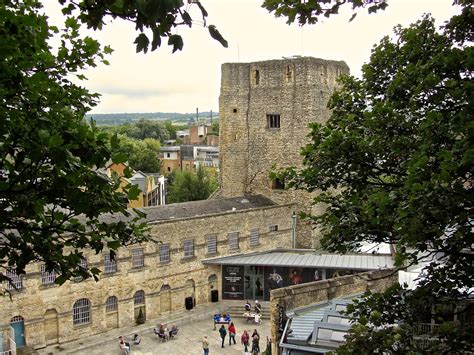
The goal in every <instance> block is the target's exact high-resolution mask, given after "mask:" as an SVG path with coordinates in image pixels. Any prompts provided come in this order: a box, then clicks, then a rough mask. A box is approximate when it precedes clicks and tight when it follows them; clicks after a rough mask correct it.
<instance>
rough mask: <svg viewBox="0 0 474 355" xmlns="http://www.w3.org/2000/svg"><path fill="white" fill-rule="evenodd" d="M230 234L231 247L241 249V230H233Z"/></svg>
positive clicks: (231, 248)
mask: <svg viewBox="0 0 474 355" xmlns="http://www.w3.org/2000/svg"><path fill="white" fill-rule="evenodd" d="M228 236H229V249H230V250H238V249H239V232H231V233H229V234H228Z"/></svg>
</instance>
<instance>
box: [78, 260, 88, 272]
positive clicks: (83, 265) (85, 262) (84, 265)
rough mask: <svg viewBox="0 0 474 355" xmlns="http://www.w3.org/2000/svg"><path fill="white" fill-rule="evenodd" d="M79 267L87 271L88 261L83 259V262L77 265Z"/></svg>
mask: <svg viewBox="0 0 474 355" xmlns="http://www.w3.org/2000/svg"><path fill="white" fill-rule="evenodd" d="M77 266H79V269H82V270H87V259H86V258H81V260H80V261H79V264H77Z"/></svg>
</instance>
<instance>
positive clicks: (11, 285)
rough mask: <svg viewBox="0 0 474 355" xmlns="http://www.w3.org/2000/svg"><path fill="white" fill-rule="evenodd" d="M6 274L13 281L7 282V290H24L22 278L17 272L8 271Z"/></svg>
mask: <svg viewBox="0 0 474 355" xmlns="http://www.w3.org/2000/svg"><path fill="white" fill-rule="evenodd" d="M6 274H7V277H8V278H10V280H11V281H7V290H9V291H12V290H15V289H16V290H21V289H22V288H23V281H22V280H21V276H19V275H17V273H16V271H14V270H7V273H6Z"/></svg>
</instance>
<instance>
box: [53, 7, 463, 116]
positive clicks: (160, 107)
mask: <svg viewBox="0 0 474 355" xmlns="http://www.w3.org/2000/svg"><path fill="white" fill-rule="evenodd" d="M452 2H453V0H389V6H388V8H387V9H386V10H385V11H381V12H378V13H377V14H375V15H374V14H372V15H368V14H367V10H366V9H360V10H359V11H358V16H357V17H356V18H355V19H354V21H352V22H348V20H349V18H350V16H351V12H349V11H348V12H341V14H340V15H338V16H335V17H333V18H330V19H324V21H323V22H322V23H318V24H317V25H313V26H304V27H300V26H298V25H297V24H293V25H287V24H286V23H285V20H284V19H283V18H279V19H277V18H275V17H274V16H273V14H270V13H268V12H267V11H266V10H265V9H263V8H261V7H260V6H261V3H262V0H201V3H202V4H203V5H204V6H205V8H206V10H207V11H208V13H209V17H208V20H207V23H208V24H214V25H216V26H217V28H218V30H219V31H220V32H221V33H222V34H223V36H224V37H225V38H226V39H227V41H228V42H229V47H228V48H224V47H222V46H221V45H220V43H219V42H217V41H215V40H213V39H212V38H211V37H210V36H209V32H208V30H207V28H204V27H202V26H200V25H198V24H196V25H193V27H192V28H191V29H187V28H184V27H180V28H179V29H178V30H177V33H179V34H180V35H182V36H183V38H184V48H183V50H182V51H181V52H176V53H174V54H172V53H171V47H168V46H167V45H166V44H165V45H162V47H161V48H159V49H158V50H157V51H155V52H148V53H147V54H143V53H140V54H137V53H136V52H135V45H134V44H133V41H134V39H135V37H136V35H137V33H136V32H135V30H134V27H133V25H132V24H130V23H125V22H122V21H114V22H113V23H110V24H108V25H107V26H106V27H105V29H104V30H102V31H101V32H94V33H93V36H94V37H95V38H98V39H99V40H100V41H101V42H102V43H103V44H109V45H110V46H111V47H112V48H113V49H114V53H113V54H112V55H111V56H110V57H109V58H108V59H109V61H110V63H111V64H110V65H109V66H104V65H100V66H99V67H98V68H95V69H93V70H89V71H88V72H87V73H86V76H88V78H89V80H88V81H87V82H86V83H85V85H86V86H87V87H88V88H89V89H90V90H92V91H94V92H99V93H100V94H102V97H101V103H100V104H99V105H98V106H97V107H96V108H94V110H93V111H92V113H117V112H157V111H161V112H182V113H185V112H195V110H196V107H198V108H199V111H209V110H211V109H212V110H213V111H218V109H219V104H218V100H219V89H220V70H221V64H222V63H226V62H239V61H240V62H253V61H259V60H268V59H279V58H282V57H284V56H292V55H303V56H313V57H317V58H323V59H333V60H344V61H345V62H346V63H347V64H348V65H349V67H350V69H351V73H352V74H354V75H356V76H359V75H360V68H361V66H362V64H363V63H364V62H367V61H368V59H369V56H370V51H371V48H372V47H373V45H374V44H375V43H377V42H378V41H379V40H380V39H381V38H382V37H383V36H384V35H387V34H391V33H392V28H393V27H394V26H395V25H397V24H402V25H408V24H410V23H412V22H414V21H416V20H417V19H419V18H420V17H421V15H422V14H423V13H425V12H431V13H432V15H433V17H434V18H435V19H436V20H437V21H438V24H442V23H443V22H444V21H445V20H447V19H449V18H450V17H451V16H452V15H453V14H455V13H457V12H458V8H456V7H454V6H452ZM45 3H46V12H47V14H48V15H49V16H50V17H51V18H52V19H53V20H55V21H57V20H58V18H59V16H60V15H59V13H58V11H57V7H56V8H55V5H56V4H57V1H55V0H47V1H45ZM194 7H196V5H194ZM348 10H349V9H348ZM191 13H192V14H194V16H195V19H199V10H198V9H197V8H196V9H194V11H192V12H191ZM165 42H166V41H165Z"/></svg>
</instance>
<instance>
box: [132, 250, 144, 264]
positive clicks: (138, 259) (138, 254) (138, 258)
mask: <svg viewBox="0 0 474 355" xmlns="http://www.w3.org/2000/svg"><path fill="white" fill-rule="evenodd" d="M143 266H145V254H144V253H143V248H140V249H133V250H132V267H133V268H139V267H143Z"/></svg>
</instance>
